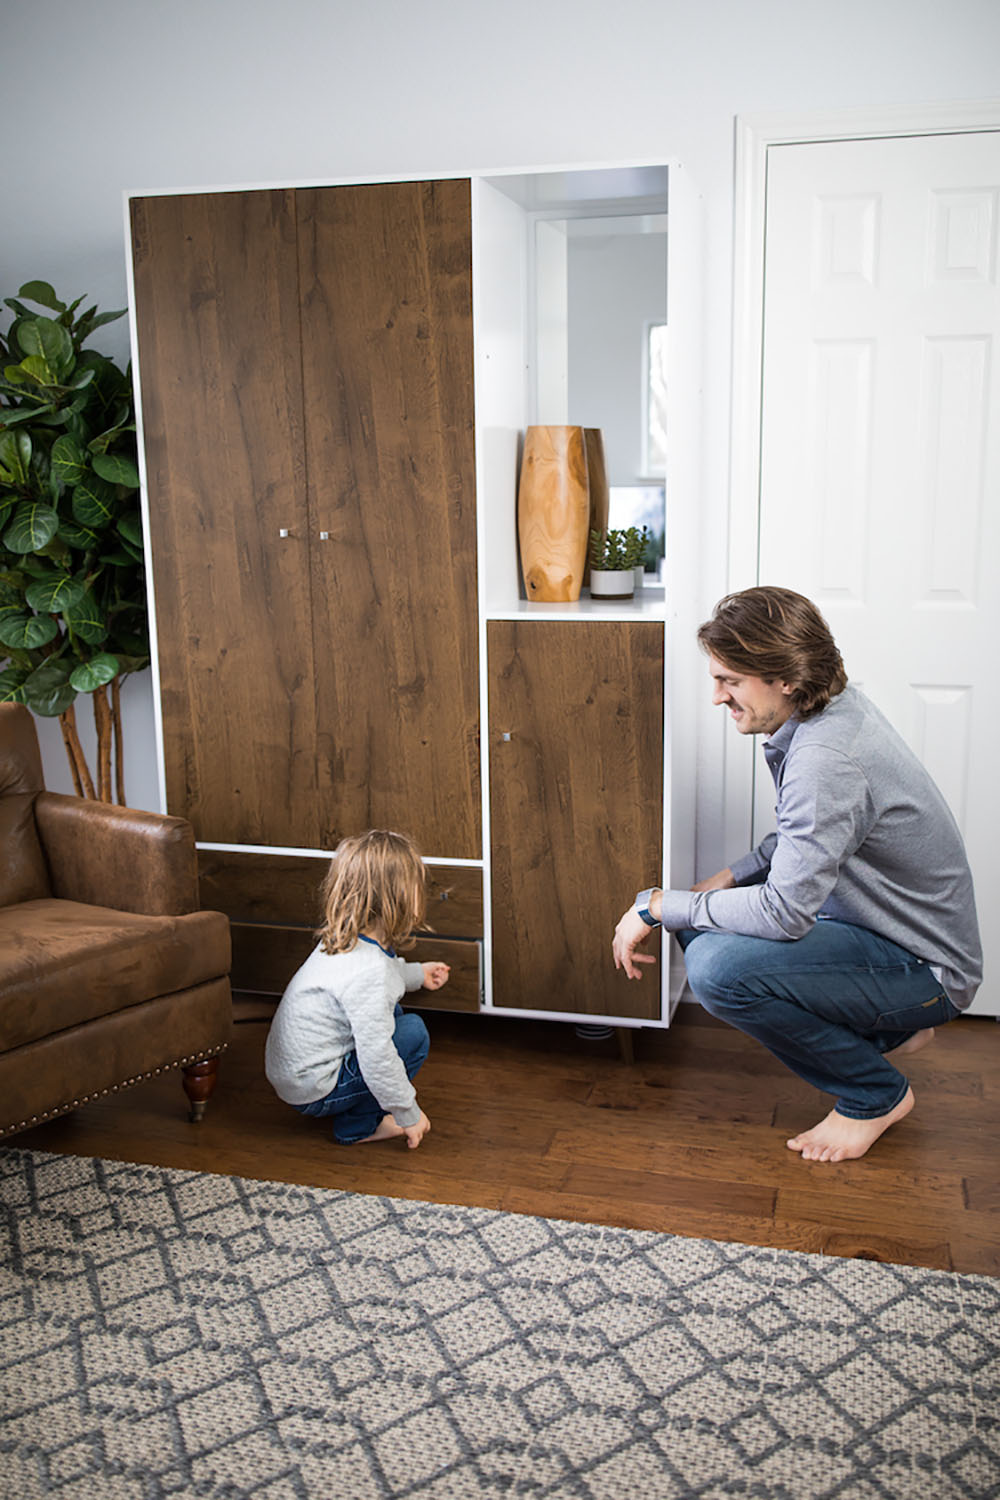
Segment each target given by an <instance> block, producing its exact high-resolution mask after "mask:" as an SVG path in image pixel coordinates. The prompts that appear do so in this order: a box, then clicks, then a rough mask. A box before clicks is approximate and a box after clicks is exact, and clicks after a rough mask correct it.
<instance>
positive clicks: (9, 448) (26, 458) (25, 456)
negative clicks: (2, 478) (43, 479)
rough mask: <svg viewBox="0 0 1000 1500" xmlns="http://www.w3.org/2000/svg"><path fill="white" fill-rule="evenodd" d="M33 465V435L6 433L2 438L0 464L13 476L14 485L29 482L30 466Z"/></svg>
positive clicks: (0, 440) (0, 442)
mask: <svg viewBox="0 0 1000 1500" xmlns="http://www.w3.org/2000/svg"><path fill="white" fill-rule="evenodd" d="M30 463H31V434H30V433H28V432H5V433H4V434H3V436H2V437H0V464H3V466H4V468H5V469H6V470H7V471H8V473H10V474H12V475H13V478H14V483H15V484H20V485H24V484H27V482H28V465H29V464H30Z"/></svg>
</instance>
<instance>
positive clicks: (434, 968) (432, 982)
mask: <svg viewBox="0 0 1000 1500" xmlns="http://www.w3.org/2000/svg"><path fill="white" fill-rule="evenodd" d="M450 973H451V969H450V968H449V967H448V965H447V964H440V963H431V964H424V989H425V990H439V989H440V988H441V986H442V985H443V984H447V983H448V975H449V974H450Z"/></svg>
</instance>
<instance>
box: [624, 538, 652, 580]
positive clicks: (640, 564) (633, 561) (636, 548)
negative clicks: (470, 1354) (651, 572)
mask: <svg viewBox="0 0 1000 1500" xmlns="http://www.w3.org/2000/svg"><path fill="white" fill-rule="evenodd" d="M649 540H650V530H649V527H648V526H643V527H642V529H641V530H640V528H639V527H638V526H629V527H628V529H627V530H626V532H625V553H626V556H627V557H628V559H629V563H630V566H631V567H632V569H633V571H634V583H633V589H634V592H635V593H637V594H639V593H641V592H642V586H643V583H644V582H645V578H646V547H647V546H648V544H649Z"/></svg>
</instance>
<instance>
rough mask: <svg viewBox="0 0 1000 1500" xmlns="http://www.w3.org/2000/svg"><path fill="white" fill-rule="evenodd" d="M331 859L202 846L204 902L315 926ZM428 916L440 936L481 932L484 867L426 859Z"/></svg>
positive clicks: (249, 918)
mask: <svg viewBox="0 0 1000 1500" xmlns="http://www.w3.org/2000/svg"><path fill="white" fill-rule="evenodd" d="M328 863H329V859H328V857H327V856H326V855H323V856H322V857H321V858H320V857H315V856H312V855H308V854H255V853H250V852H247V853H241V852H236V851H231V850H226V851H222V852H219V851H216V850H214V849H199V850H198V877H199V884H200V891H201V904H202V907H203V909H205V910H206V911H209V910H210V911H224V912H225V913H226V915H227V916H228V917H229V919H230V920H231V921H232V922H265V923H284V924H288V925H290V926H296V927H306V928H308V929H309V930H310V932H311V931H312V930H313V929H315V928H316V927H317V926H318V925H319V921H320V917H321V915H322V913H321V910H320V895H319V891H320V886H321V884H322V882H323V877H324V875H325V874H326V870H327V865H328ZM427 921H428V922H429V923H430V925H431V928H432V929H433V931H434V933H435V935H440V936H441V937H457V938H478V937H481V936H482V931H483V875H482V871H481V870H480V869H478V868H477V867H475V866H469V865H428V866H427ZM285 983H287V976H286V980H285ZM281 988H282V989H283V988H284V983H283V984H282V986H281Z"/></svg>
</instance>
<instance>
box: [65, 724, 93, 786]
mask: <svg viewBox="0 0 1000 1500" xmlns="http://www.w3.org/2000/svg"><path fill="white" fill-rule="evenodd" d="M59 722H60V724H61V725H62V732H63V743H64V745H65V746H66V754H67V755H68V756H69V765H70V770H71V771H72V773H73V785H74V786H75V787H76V788H77V795H78V796H80V797H93V796H94V795H95V794H94V781H93V777H92V776H91V774H90V770H89V767H88V766H87V757H86V756H85V755H84V753H83V746H82V745H81V744H80V736H79V735H78V734H77V732H76V704H75V703H71V704H70V706H69V708H66V709H64V710H63V712H62V713H61V714H60V715H59Z"/></svg>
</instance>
